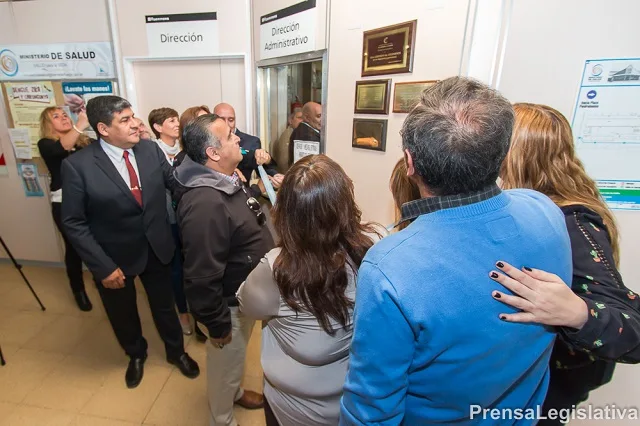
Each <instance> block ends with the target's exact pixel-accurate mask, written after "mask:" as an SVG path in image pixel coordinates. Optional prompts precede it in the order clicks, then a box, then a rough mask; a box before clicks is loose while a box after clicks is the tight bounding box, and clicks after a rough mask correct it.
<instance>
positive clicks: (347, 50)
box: [325, 0, 469, 225]
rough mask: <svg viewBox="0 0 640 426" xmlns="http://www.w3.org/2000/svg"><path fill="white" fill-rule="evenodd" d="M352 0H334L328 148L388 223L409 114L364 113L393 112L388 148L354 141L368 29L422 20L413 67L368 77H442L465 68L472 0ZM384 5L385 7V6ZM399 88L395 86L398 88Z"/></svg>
mask: <svg viewBox="0 0 640 426" xmlns="http://www.w3.org/2000/svg"><path fill="white" fill-rule="evenodd" d="M371 3H372V2H371V1H367V0H348V1H334V2H331V7H330V12H331V15H330V23H329V25H330V29H329V87H328V95H327V96H328V99H327V117H326V121H327V132H326V136H325V137H326V139H325V140H326V149H327V154H328V155H329V156H330V157H331V158H333V159H334V160H336V161H337V162H338V163H340V164H341V165H342V167H343V168H344V169H345V171H346V172H347V174H348V175H349V176H350V177H351V178H352V179H353V181H354V184H355V188H356V198H357V202H358V204H359V206H360V208H361V209H362V211H363V216H364V219H365V220H374V221H377V222H381V223H382V224H383V225H387V224H389V223H391V222H392V221H393V218H394V209H393V199H392V197H391V193H390V191H389V190H388V189H387V188H388V187H389V177H390V176H391V171H392V169H393V167H394V165H395V163H396V162H397V161H398V159H399V158H401V157H402V149H401V140H400V135H399V131H400V128H401V125H402V122H403V121H404V119H405V117H406V114H395V113H392V112H391V113H389V116H381V115H378V116H366V115H360V114H358V115H357V117H360V118H367V117H370V118H382V119H384V118H387V119H388V120H389V121H388V126H387V146H386V152H377V151H368V150H363V149H358V148H352V147H351V133H352V127H353V118H354V117H356V115H355V114H354V113H353V105H354V97H355V82H356V81H357V80H366V79H367V78H362V77H360V72H361V71H360V70H361V64H362V62H361V61H362V35H363V31H366V30H370V29H374V28H379V27H384V26H388V25H393V24H397V23H400V22H405V21H411V20H413V19H417V20H418V25H417V30H416V44H415V51H414V55H415V57H414V62H413V72H412V73H410V74H392V75H387V76H379V77H368V79H380V78H385V79H386V78H391V79H392V82H393V83H396V82H403V81H419V80H440V79H444V78H447V77H450V76H452V75H457V74H458V72H459V69H460V59H461V56H462V49H463V41H464V34H465V25H466V20H467V12H468V6H469V2H468V0H449V1H446V2H444V1H412V0H396V1H394V2H393V4H392V5H391V4H389V3H386V2H377V3H376V4H377V7H373V6H372V4H371ZM381 9H383V10H384V13H382V12H381V11H380V10H381ZM392 93H393V89H392Z"/></svg>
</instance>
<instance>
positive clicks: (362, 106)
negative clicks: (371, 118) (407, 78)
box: [353, 79, 391, 114]
mask: <svg viewBox="0 0 640 426" xmlns="http://www.w3.org/2000/svg"><path fill="white" fill-rule="evenodd" d="M390 92H391V80H390V79H387V80H365V81H356V101H355V107H354V109H353V112H355V113H356V114H388V113H389V97H390Z"/></svg>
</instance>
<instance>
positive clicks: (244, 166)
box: [213, 103, 284, 188]
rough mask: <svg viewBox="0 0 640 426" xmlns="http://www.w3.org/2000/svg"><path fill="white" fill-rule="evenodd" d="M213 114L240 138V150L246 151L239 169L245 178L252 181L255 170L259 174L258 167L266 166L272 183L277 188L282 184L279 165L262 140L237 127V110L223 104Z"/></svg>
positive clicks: (216, 107)
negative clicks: (266, 149)
mask: <svg viewBox="0 0 640 426" xmlns="http://www.w3.org/2000/svg"><path fill="white" fill-rule="evenodd" d="M213 113H214V114H216V115H217V116H218V117H221V118H222V119H224V121H226V122H227V125H229V127H231V131H232V132H233V133H235V134H236V136H238V137H239V138H240V148H242V149H243V150H244V153H243V156H242V161H241V162H240V164H238V169H239V170H240V172H242V174H243V175H244V177H245V178H246V179H247V181H248V180H250V179H251V173H253V171H254V170H255V171H256V173H258V166H259V165H264V170H265V172H267V174H268V175H269V176H271V177H272V180H271V182H272V183H273V185H274V186H275V187H276V188H277V187H279V186H280V184H281V183H282V179H283V178H284V175H282V174H281V173H279V172H278V165H277V164H276V163H275V161H274V160H273V158H271V156H270V155H269V153H267V151H265V150H264V149H262V143H261V142H260V138H258V137H256V136H252V135H248V134H246V133H243V132H241V131H240V130H238V128H237V127H236V110H235V109H234V108H233V107H232V106H231V105H229V104H227V103H221V104H218V105H216V106H215V107H214V108H213Z"/></svg>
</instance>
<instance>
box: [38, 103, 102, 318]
mask: <svg viewBox="0 0 640 426" xmlns="http://www.w3.org/2000/svg"><path fill="white" fill-rule="evenodd" d="M88 126H89V120H88V119H87V114H86V113H85V112H80V114H78V122H77V123H76V124H75V125H74V124H73V122H72V121H71V119H70V118H69V116H68V115H67V113H66V112H65V111H64V110H63V109H62V108H59V107H49V108H45V109H44V111H42V114H40V141H38V150H39V151H40V156H41V157H42V159H43V160H44V162H45V164H46V165H47V168H48V169H49V174H50V177H51V212H52V213H53V220H54V222H55V223H56V226H57V227H58V230H59V231H60V233H61V234H62V238H63V239H64V247H65V254H64V263H65V266H66V269H67V276H68V277H69V283H70V285H71V290H72V291H73V295H74V297H75V299H76V303H77V304H78V307H79V308H80V309H81V310H83V311H90V310H91V309H92V307H93V306H92V305H91V301H90V300H89V297H88V296H87V293H86V292H85V288H84V280H83V278H82V260H81V259H80V256H79V255H78V253H77V252H76V250H75V249H74V248H73V246H72V245H71V243H70V242H69V240H68V239H67V237H66V236H65V234H64V230H63V228H62V219H61V213H60V209H61V206H62V176H61V172H60V169H61V166H62V161H63V160H64V159H65V158H67V157H68V156H69V155H71V154H73V153H74V152H75V151H77V150H79V149H82V148H83V147H85V146H87V145H88V144H89V143H90V141H91V140H90V139H89V138H88V137H87V136H86V135H85V134H84V133H82V130H84V129H86V128H87V127H88Z"/></svg>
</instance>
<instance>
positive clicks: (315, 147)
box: [293, 139, 320, 163]
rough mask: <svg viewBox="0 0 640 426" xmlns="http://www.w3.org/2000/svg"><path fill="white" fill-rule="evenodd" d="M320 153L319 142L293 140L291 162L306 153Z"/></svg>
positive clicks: (304, 155)
mask: <svg viewBox="0 0 640 426" xmlns="http://www.w3.org/2000/svg"><path fill="white" fill-rule="evenodd" d="M315 154H320V142H315V141H300V140H297V139H296V140H294V141H293V162H294V163H295V162H296V161H298V160H299V159H301V158H303V157H306V156H307V155H315Z"/></svg>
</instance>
